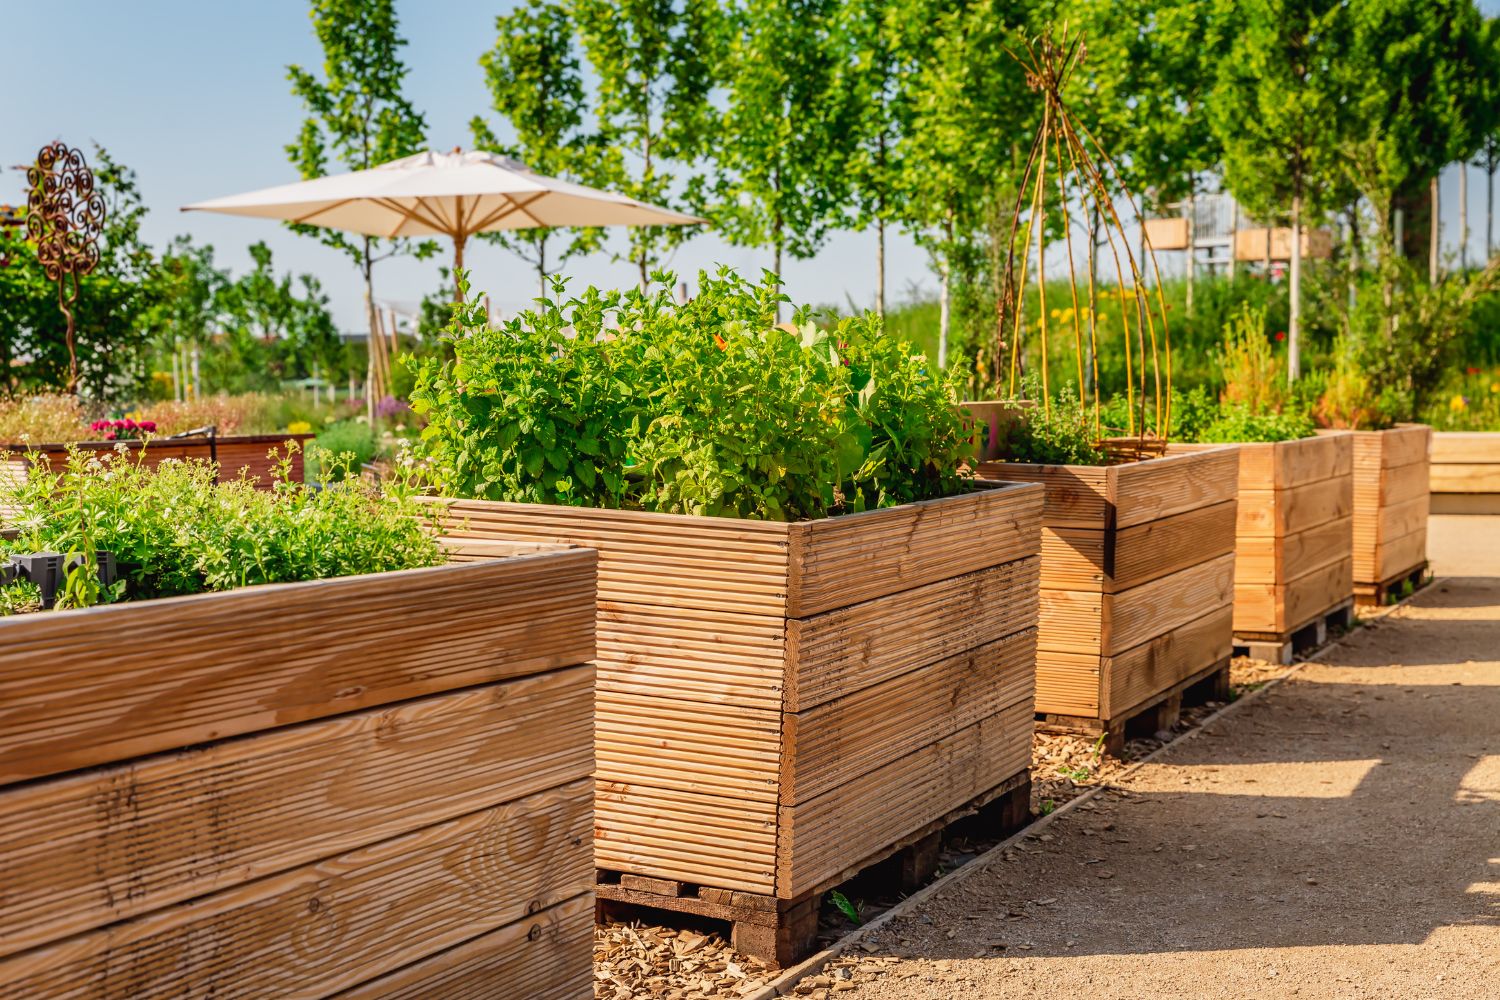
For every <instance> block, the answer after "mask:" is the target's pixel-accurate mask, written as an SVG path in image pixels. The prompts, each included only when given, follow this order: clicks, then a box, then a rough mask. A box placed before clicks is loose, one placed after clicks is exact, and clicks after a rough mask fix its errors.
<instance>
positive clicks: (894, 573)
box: [787, 483, 1044, 618]
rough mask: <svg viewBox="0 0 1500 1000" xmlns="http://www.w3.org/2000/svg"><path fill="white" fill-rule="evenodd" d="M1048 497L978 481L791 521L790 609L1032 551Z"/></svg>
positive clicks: (916, 583) (830, 603) (884, 591)
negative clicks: (915, 499)
mask: <svg viewBox="0 0 1500 1000" xmlns="http://www.w3.org/2000/svg"><path fill="white" fill-rule="evenodd" d="M1043 499H1044V493H1043V491H1042V490H1040V489H1038V488H1036V487H1035V486H1028V485H1025V484H1016V483H981V484H979V485H978V487H977V488H975V489H973V490H971V491H970V492H967V493H964V494H961V495H959V496H954V497H945V498H943V499H941V500H924V501H922V502H920V503H910V504H903V505H901V506H899V507H888V508H885V509H882V510H872V511H866V512H864V513H861V514H847V515H844V516H842V517H830V518H824V519H822V520H819V521H803V522H800V523H798V524H794V525H792V526H791V532H792V535H793V538H794V544H795V546H796V548H797V551H798V553H799V554H800V556H801V559H800V560H799V565H798V570H799V575H798V578H797V585H796V586H795V587H792V588H789V598H788V602H787V615H788V617H792V618H803V617H807V616H809V615H816V614H819V613H821V612H824V611H831V610H833V609H835V608H842V607H847V606H849V605H850V604H853V603H857V602H860V601H871V600H875V599H876V598H880V597H886V596H888V595H890V594H896V593H900V592H902V591H906V590H910V589H912V588H913V587H920V586H922V585H923V584H928V583H934V582H936V581H939V580H946V579H948V578H950V577H953V576H957V575H960V574H964V573H972V572H974V571H976V570H981V569H986V568H988V567H991V566H995V565H998V564H1000V563H1006V562H1012V561H1014V560H1016V559H1023V558H1025V557H1027V556H1034V555H1036V554H1037V553H1038V551H1039V547H1040V543H1039V540H1038V537H1037V528H1036V525H1037V524H1038V518H1039V517H1040V516H1041V510H1042V503H1043ZM976 543H977V544H976Z"/></svg>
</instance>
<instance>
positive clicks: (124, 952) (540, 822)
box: [0, 782, 594, 1000]
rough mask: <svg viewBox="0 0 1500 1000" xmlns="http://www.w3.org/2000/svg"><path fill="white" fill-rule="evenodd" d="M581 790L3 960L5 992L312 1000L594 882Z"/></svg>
mask: <svg viewBox="0 0 1500 1000" xmlns="http://www.w3.org/2000/svg"><path fill="white" fill-rule="evenodd" d="M591 822H592V814H591V810H590V808H589V800H588V796H587V785H586V783H581V782H580V783H575V784H574V785H570V786H564V787H562V788H559V789H554V790H549V791H546V792H541V793H538V794H535V795H530V796H527V797H526V798H523V799H519V800H516V801H515V802H512V803H509V804H506V805H503V806H499V807H496V808H492V809H486V810H482V811H480V812H477V813H471V814H469V815H467V816H463V817H460V818H458V819H453V820H449V821H446V822H443V823H438V824H435V825H433V826H429V827H425V828H423V829H421V830H417V831H415V832H413V833H409V834H404V835H402V836H399V837H395V838H392V839H390V840H386V841H382V842H380V843H379V844H375V845H373V846H370V847H364V848H360V849H358V850H355V851H351V852H348V853H344V854H340V855H338V856H336V857H332V858H328V859H326V860H323V861H319V862H316V863H314V864H309V865H305V866H302V867H299V868H296V869H294V870H292V871H289V872H285V873H283V874H280V875H273V876H269V877H267V878H263V879H258V880H255V881H252V882H247V883H245V884H243V885H239V886H236V887H234V888H232V889H227V890H224V891H222V892H219V893H216V894H214V895H212V896H210V897H208V898H206V899H202V900H197V901H194V902H189V903H180V904H177V905H175V906H171V907H168V908H166V909H163V910H158V911H156V912H153V913H150V914H147V915H145V916H142V917H137V918H135V919H133V920H128V921H125V922H123V923H118V924H113V925H110V926H109V927H106V928H103V929H100V930H96V931H91V932H88V933H86V934H82V935H77V936H74V937H71V938H68V939H66V940H63V941H60V942H57V943H55V944H50V945H45V946H43V947H41V948H35V949H32V950H30V951H26V952H22V953H20V954H18V955H13V956H10V957H9V958H6V959H3V960H0V988H4V990H5V991H6V993H7V994H8V995H10V996H17V997H28V998H37V1000H43V998H51V997H67V996H120V997H131V998H146V997H169V996H171V997H176V996H208V995H211V996H214V997H216V998H228V997H267V996H321V995H325V994H327V993H330V992H333V991H335V990H338V989H342V988H346V987H350V986H355V985H358V984H359V983H361V982H364V981H366V980H368V979H370V978H372V977H373V976H375V975H380V974H384V973H387V972H392V971H395V970H397V969H399V968H401V967H402V966H405V965H407V964H408V963H410V962H413V961H416V960H419V959H422V958H426V957H427V956H429V955H430V954H432V953H433V951H434V950H435V949H442V948H446V947H452V946H454V945H457V944H460V943H462V942H463V941H466V940H468V939H470V938H472V937H474V936H475V935H476V934H480V933H485V932H488V931H490V930H493V929H495V928H498V927H502V926H504V925H506V924H509V923H512V922H514V921H516V920H519V919H521V918H523V917H524V916H525V915H526V914H527V912H528V911H529V910H537V909H541V908H543V907H546V906H550V905H553V904H555V903H559V902H563V901H565V900H568V899H573V898H576V897H578V896H580V895H585V894H587V893H588V892H590V890H591V888H592V881H593V878H594V867H593V860H592V857H591V856H590V851H589V830H590V825H591Z"/></svg>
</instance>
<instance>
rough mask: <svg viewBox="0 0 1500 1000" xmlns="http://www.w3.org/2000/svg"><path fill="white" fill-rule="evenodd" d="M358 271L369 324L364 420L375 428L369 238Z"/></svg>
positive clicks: (376, 332)
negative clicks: (363, 283)
mask: <svg viewBox="0 0 1500 1000" xmlns="http://www.w3.org/2000/svg"><path fill="white" fill-rule="evenodd" d="M360 270H361V271H362V272H363V274H364V276H365V319H366V321H367V322H368V323H369V324H370V339H369V340H368V341H366V343H367V344H368V349H367V350H366V352H365V353H366V355H367V357H366V358H365V419H366V420H367V421H369V424H370V426H371V427H374V426H375V382H376V376H375V364H376V362H375V356H376V355H375V352H376V350H377V349H378V346H379V345H378V339H379V337H380V325H379V323H378V322H377V321H376V319H375V276H374V273H373V271H374V264H373V263H372V262H371V261H370V238H369V237H368V236H366V237H365V242H364V256H363V257H362V258H361V259H360Z"/></svg>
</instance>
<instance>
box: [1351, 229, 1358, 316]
mask: <svg viewBox="0 0 1500 1000" xmlns="http://www.w3.org/2000/svg"><path fill="white" fill-rule="evenodd" d="M1358 282H1359V202H1357V201H1356V202H1355V203H1354V204H1353V205H1351V206H1349V311H1350V312H1351V313H1352V312H1354V307H1355V305H1356V304H1357V303H1358Z"/></svg>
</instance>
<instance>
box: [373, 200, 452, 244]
mask: <svg viewBox="0 0 1500 1000" xmlns="http://www.w3.org/2000/svg"><path fill="white" fill-rule="evenodd" d="M370 200H371V201H372V202H374V203H375V204H377V205H379V206H380V207H381V208H386V209H390V210H391V211H392V212H395V213H396V214H397V215H399V216H401V223H399V224H397V226H396V227H395V229H392V230H391V234H390V237H389V238H390V239H395V237H396V234H397V232H398V231H399V230H400V229H401V225H402V224H404V223H407V222H420V223H421V224H422V225H424V226H428V227H430V228H432V229H435V230H437V231H438V232H440V233H447V232H448V231H449V230H448V227H447V226H446V225H444V224H443V223H442V222H441V221H440V220H435V219H433V218H432V217H431V216H428V215H424V214H422V213H421V212H418V211H416V210H414V209H411V208H407V207H406V206H405V205H403V204H401V203H400V202H399V201H393V200H392V199H390V198H372V199H370ZM419 203H420V202H419ZM424 207H425V206H424Z"/></svg>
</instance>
